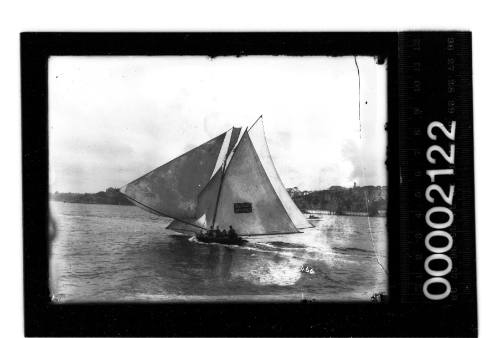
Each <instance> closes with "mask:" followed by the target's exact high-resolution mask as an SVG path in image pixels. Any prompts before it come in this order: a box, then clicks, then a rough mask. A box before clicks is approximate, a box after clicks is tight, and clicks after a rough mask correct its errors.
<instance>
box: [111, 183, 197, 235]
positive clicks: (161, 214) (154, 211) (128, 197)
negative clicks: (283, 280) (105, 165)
mask: <svg viewBox="0 0 500 338" xmlns="http://www.w3.org/2000/svg"><path fill="white" fill-rule="evenodd" d="M120 194H122V195H123V196H125V197H126V198H127V199H129V200H131V201H133V202H134V203H137V204H139V205H140V206H142V207H143V208H145V209H146V210H150V212H151V211H152V212H153V213H156V214H158V215H160V216H163V217H168V218H172V219H174V220H176V221H178V222H182V223H186V224H188V225H191V226H194V227H196V228H200V229H203V230H207V229H206V228H204V227H202V226H199V225H196V224H193V223H190V222H188V221H185V220H182V219H180V218H177V217H173V216H170V215H167V214H164V213H163V212H161V211H158V210H156V209H153V208H151V207H148V206H147V205H146V204H144V203H141V202H139V201H137V200H135V199H133V198H132V197H130V196H128V195H125V194H124V193H122V192H120ZM169 226H170V224H169Z"/></svg>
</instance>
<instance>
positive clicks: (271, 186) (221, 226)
mask: <svg viewBox="0 0 500 338" xmlns="http://www.w3.org/2000/svg"><path fill="white" fill-rule="evenodd" d="M120 192H121V193H122V194H123V195H125V196H126V197H127V198H128V199H129V200H130V201H131V202H132V203H134V204H135V205H137V206H139V207H141V208H143V209H145V210H147V211H149V212H151V213H153V214H156V215H159V216H164V217H169V218H171V219H173V220H172V221H171V223H170V224H169V225H168V226H167V229H169V230H173V231H176V232H179V233H182V234H186V235H190V236H193V235H195V236H196V235H197V234H200V233H201V232H204V231H211V230H212V231H213V230H214V229H218V230H220V231H224V230H226V231H228V230H230V229H231V231H234V232H236V233H237V234H238V235H239V236H258V235H282V234H294V233H300V232H302V231H301V230H302V229H305V228H311V227H313V226H312V225H311V224H310V223H309V222H308V221H307V219H306V218H305V217H304V215H303V214H302V212H301V211H300V210H299V209H298V208H297V206H296V205H295V203H294V202H293V201H292V199H291V198H290V196H289V194H288V192H287V191H286V189H285V187H284V185H283V182H282V181H281V178H280V177H279V175H278V172H277V170H276V167H275V166H274V163H273V160H272V158H271V154H270V151H269V147H268V145H267V142H266V138H265V133H264V124H263V119H262V116H261V117H259V118H258V119H257V121H255V123H254V124H253V125H252V126H251V127H250V128H245V129H244V130H243V129H242V128H236V127H233V128H231V129H229V130H227V131H226V132H224V133H222V134H220V135H218V136H216V137H215V138H213V139H211V140H209V141H207V142H205V143H203V144H201V145H200V146H198V147H196V148H194V149H192V150H190V151H188V152H186V153H184V154H182V155H180V156H179V157H177V158H175V159H173V160H171V161H169V162H167V163H166V164H164V165H162V166H160V167H158V168H156V169H154V170H153V171H151V172H149V173H147V174H145V175H144V176H141V177H139V178H137V179H136V180H134V181H132V182H130V183H128V184H126V185H125V186H123V187H122V188H120ZM233 229H234V230H233Z"/></svg>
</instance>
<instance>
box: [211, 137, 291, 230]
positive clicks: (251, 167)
mask: <svg viewBox="0 0 500 338" xmlns="http://www.w3.org/2000/svg"><path fill="white" fill-rule="evenodd" d="M230 225H231V226H232V227H233V228H234V229H235V231H236V232H237V233H238V234H240V235H271V234H283V233H295V232H299V231H298V230H297V228H296V227H295V225H294V224H293V222H292V220H291V218H290V217H289V215H288V213H287V211H286V209H285V208H284V206H283V204H282V203H281V200H280V198H279V196H278V195H277V194H276V192H275V190H274V188H273V186H272V184H271V182H270V180H269V178H268V176H267V174H266V171H265V170H264V167H263V166H262V164H261V162H260V159H259V156H258V155H257V152H256V151H255V148H254V146H253V144H252V141H251V140H250V137H249V135H248V131H245V133H244V134H243V137H242V138H241V140H240V142H239V143H238V146H237V148H236V149H235V151H234V154H233V156H232V159H231V162H230V163H229V164H228V166H227V169H226V171H225V173H224V177H223V180H222V187H221V191H220V197H219V203H218V206H217V215H216V217H215V226H218V227H219V228H220V229H228V228H229V226H230Z"/></svg>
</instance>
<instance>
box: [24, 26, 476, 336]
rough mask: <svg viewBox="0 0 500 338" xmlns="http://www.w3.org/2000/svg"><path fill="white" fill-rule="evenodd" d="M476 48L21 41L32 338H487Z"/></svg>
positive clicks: (79, 36) (204, 40)
mask: <svg viewBox="0 0 500 338" xmlns="http://www.w3.org/2000/svg"><path fill="white" fill-rule="evenodd" d="M471 39H472V36H471V33H470V32H448V31H443V32H386V33H369V32H366V33H333V32H310V33H305V32H303V33H299V32H296V33H292V32H290V33H273V32H268V33H249V32H247V33H23V34H21V65H22V67H21V80H22V81H21V83H22V133H23V135H22V136H23V138H22V141H23V245H24V246H23V250H24V252H23V257H24V308H25V330H26V331H25V334H26V335H27V336H113V335H117V336H287V337H291V336H477V317H476V316H477V312H476V275H475V271H476V270H475V262H476V260H475V240H474V238H475V223H474V164H473V135H472V131H473V125H472V122H473V119H472V68H471V60H472V52H471V46H472V44H471V41H472V40H471Z"/></svg>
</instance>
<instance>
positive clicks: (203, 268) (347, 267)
mask: <svg viewBox="0 0 500 338" xmlns="http://www.w3.org/2000/svg"><path fill="white" fill-rule="evenodd" d="M51 209H52V213H53V215H54V218H55V219H56V222H57V237H56V239H55V241H54V242H53V243H52V257H51V269H50V277H51V292H52V295H53V299H54V301H57V302H96V301H97V302H99V301H106V302H109V301H113V302H114V301H184V300H208V301H214V300H226V299H230V300H273V301H276V300H284V301H290V300H301V299H302V298H307V299H313V298H314V299H316V300H331V301H335V300H338V301H346V300H362V301H369V299H370V296H371V295H372V294H373V293H375V292H387V275H386V274H385V272H384V271H383V269H382V268H381V267H380V265H379V264H378V263H377V261H376V258H375V255H374V251H373V246H372V241H371V240H370V231H369V227H368V218H367V217H350V216H331V215H320V217H321V218H322V219H321V220H320V221H317V222H314V223H315V224H316V227H315V228H312V229H305V230H304V233H302V234H293V235H280V236H257V237H251V238H250V239H249V241H250V242H249V243H248V244H247V245H246V246H243V247H238V246H223V245H219V244H203V243H198V242H196V241H194V240H193V239H190V238H189V237H186V236H180V235H178V234H176V233H175V232H173V231H170V230H166V229H165V226H166V225H168V223H169V222H170V220H169V219H166V218H161V217H156V216H153V215H151V214H148V213H147V212H145V211H143V210H141V209H139V208H137V207H134V206H116V205H92V204H73V203H62V202H51ZM370 224H371V228H372V233H373V237H374V244H375V246H376V250H377V254H378V256H379V259H380V261H381V263H382V265H383V266H384V268H386V267H387V257H386V253H387V234H386V219H385V218H380V217H375V218H370ZM304 266H308V267H311V268H312V269H313V270H314V273H306V272H301V268H303V267H304ZM302 270H303V269H302Z"/></svg>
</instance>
